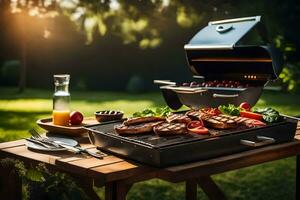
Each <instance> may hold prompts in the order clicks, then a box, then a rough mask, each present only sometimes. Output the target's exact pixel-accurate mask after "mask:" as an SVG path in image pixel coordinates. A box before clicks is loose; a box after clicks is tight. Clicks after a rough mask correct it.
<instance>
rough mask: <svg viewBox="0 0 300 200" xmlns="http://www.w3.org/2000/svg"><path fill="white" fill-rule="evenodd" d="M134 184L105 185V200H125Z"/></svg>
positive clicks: (113, 183)
mask: <svg viewBox="0 0 300 200" xmlns="http://www.w3.org/2000/svg"><path fill="white" fill-rule="evenodd" d="M131 187H132V184H125V183H122V181H120V182H112V183H107V184H106V185H105V200H125V199H126V195H127V193H128V191H129V190H130V188H131Z"/></svg>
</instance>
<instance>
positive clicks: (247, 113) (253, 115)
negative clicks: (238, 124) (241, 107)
mask: <svg viewBox="0 0 300 200" xmlns="http://www.w3.org/2000/svg"><path fill="white" fill-rule="evenodd" d="M240 116H241V117H246V118H250V119H256V120H260V121H261V120H262V115H261V114H258V113H254V112H250V111H240Z"/></svg>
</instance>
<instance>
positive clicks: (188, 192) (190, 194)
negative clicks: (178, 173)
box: [185, 179, 197, 200]
mask: <svg viewBox="0 0 300 200" xmlns="http://www.w3.org/2000/svg"><path fill="white" fill-rule="evenodd" d="M185 199H186V200H196V199H197V180H196V179H191V180H187V181H186V182H185Z"/></svg>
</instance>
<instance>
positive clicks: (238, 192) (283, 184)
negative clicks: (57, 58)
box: [0, 88, 300, 200]
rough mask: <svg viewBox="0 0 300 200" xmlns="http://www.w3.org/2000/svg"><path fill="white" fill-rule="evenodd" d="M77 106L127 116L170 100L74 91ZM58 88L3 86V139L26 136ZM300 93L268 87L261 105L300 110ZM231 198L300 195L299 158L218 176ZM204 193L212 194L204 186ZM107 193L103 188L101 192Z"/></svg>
mask: <svg viewBox="0 0 300 200" xmlns="http://www.w3.org/2000/svg"><path fill="white" fill-rule="evenodd" d="M71 95H72V103H71V106H72V109H73V110H80V111H82V112H83V113H84V114H85V116H92V115H93V112H94V111H96V110H104V109H117V110H123V111H124V112H125V113H126V115H127V116H130V115H131V114H132V113H133V112H135V111H139V110H142V109H144V108H148V107H157V106H164V105H165V104H164V101H163V99H162V97H161V95H160V93H147V94H134V95H130V94H126V93H116V92H72V94H71ZM51 98H52V91H45V90H36V89H28V90H26V92H25V93H23V94H17V93H16V89H15V88H0V142H5V141H10V140H16V139H19V138H21V137H26V136H28V135H29V134H28V133H27V130H28V129H30V128H32V127H36V124H35V121H36V120H37V119H39V118H42V117H47V116H50V115H51V109H52V100H51ZM299 99H300V95H299V94H293V95H291V94H286V93H281V92H271V91H266V92H264V94H263V96H262V97H261V99H260V100H259V102H258V104H257V106H258V107H264V106H271V107H273V108H275V109H277V110H279V111H280V112H282V113H284V114H289V115H299V114H300V103H299V102H300V101H299ZM213 178H214V179H215V180H216V182H217V183H218V184H219V185H220V186H221V188H222V189H223V190H224V192H225V194H226V195H227V197H228V199H264V200H265V199H278V200H279V199H280V200H281V199H294V193H295V159H294V158H288V159H283V160H279V161H275V162H270V163H266V164H261V165H257V166H255V167H249V168H244V169H241V170H236V171H231V172H227V173H223V174H219V175H215V176H213ZM184 190H185V189H184V185H183V184H182V183H179V184H170V183H167V182H164V181H161V180H157V179H154V180H150V181H146V182H142V183H138V184H136V185H135V186H134V187H133V188H132V190H131V191H130V192H129V194H128V196H129V198H128V199H170V200H171V199H174V200H175V199H184ZM198 191H199V195H198V196H199V199H206V197H205V195H204V193H203V192H202V191H201V190H200V189H199V190H198ZM100 193H101V192H100Z"/></svg>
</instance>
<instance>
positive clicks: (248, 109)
mask: <svg viewBox="0 0 300 200" xmlns="http://www.w3.org/2000/svg"><path fill="white" fill-rule="evenodd" d="M240 108H242V109H244V110H246V111H250V110H251V105H250V104H249V103H247V102H243V103H241V105H240Z"/></svg>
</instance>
